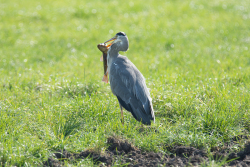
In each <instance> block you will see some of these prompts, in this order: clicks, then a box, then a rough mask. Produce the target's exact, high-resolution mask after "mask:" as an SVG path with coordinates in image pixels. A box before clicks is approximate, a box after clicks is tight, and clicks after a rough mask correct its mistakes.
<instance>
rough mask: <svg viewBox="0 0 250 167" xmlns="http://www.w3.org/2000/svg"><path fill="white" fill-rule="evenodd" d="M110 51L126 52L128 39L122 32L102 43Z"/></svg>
mask: <svg viewBox="0 0 250 167" xmlns="http://www.w3.org/2000/svg"><path fill="white" fill-rule="evenodd" d="M104 43H105V44H107V43H109V44H107V46H108V47H110V48H111V49H116V50H117V51H123V52H125V51H127V50H128V46H129V44H128V37H127V35H126V34H125V33H124V32H118V33H117V34H116V35H115V36H114V37H113V38H111V39H110V40H108V41H106V42H104Z"/></svg>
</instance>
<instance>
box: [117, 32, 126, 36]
mask: <svg viewBox="0 0 250 167" xmlns="http://www.w3.org/2000/svg"><path fill="white" fill-rule="evenodd" d="M116 35H117V36H126V34H125V33H124V32H118V33H117V34H116Z"/></svg>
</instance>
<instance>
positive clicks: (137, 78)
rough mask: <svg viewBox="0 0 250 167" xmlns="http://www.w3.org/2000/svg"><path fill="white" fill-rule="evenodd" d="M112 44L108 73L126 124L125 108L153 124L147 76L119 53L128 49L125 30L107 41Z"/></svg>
mask: <svg viewBox="0 0 250 167" xmlns="http://www.w3.org/2000/svg"><path fill="white" fill-rule="evenodd" d="M107 43H109V44H108V45H107V46H110V48H109V50H108V53H107V54H108V55H107V64H108V68H107V74H109V82H110V87H111V90H112V93H113V94H114V95H115V96H116V97H117V99H118V101H119V105H120V108H121V117H122V123H123V124H124V117H123V108H125V109H126V110H127V111H129V112H131V114H132V115H133V117H134V118H135V119H136V120H137V121H141V122H142V123H143V124H145V125H151V120H152V121H153V122H154V121H155V116H154V110H153V106H152V99H151V97H150V93H149V90H148V88H147V86H146V83H145V78H144V77H143V75H142V74H141V72H140V71H139V70H138V69H137V68H136V66H135V65H134V64H133V63H132V62H131V61H130V60H129V59H128V58H127V57H126V56H122V55H120V54H119V52H120V51H124V52H125V51H127V50H128V47H129V42H128V37H127V35H126V34H125V33H124V32H118V33H117V34H116V35H115V36H114V37H113V38H111V39H110V40H108V41H106V42H105V43H104V44H107Z"/></svg>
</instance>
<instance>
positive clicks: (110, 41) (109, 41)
mask: <svg viewBox="0 0 250 167" xmlns="http://www.w3.org/2000/svg"><path fill="white" fill-rule="evenodd" d="M116 39H117V37H116V36H115V37H113V38H111V39H109V40H107V41H106V42H104V44H107V43H109V44H107V45H106V46H107V47H110V46H111V45H112V44H113V42H114V41H115V40H116Z"/></svg>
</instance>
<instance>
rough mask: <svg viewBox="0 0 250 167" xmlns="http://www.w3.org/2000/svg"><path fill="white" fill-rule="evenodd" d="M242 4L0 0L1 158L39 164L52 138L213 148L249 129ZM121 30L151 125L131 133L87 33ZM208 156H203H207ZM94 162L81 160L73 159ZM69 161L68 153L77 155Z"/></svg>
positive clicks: (96, 39) (85, 143)
mask: <svg viewBox="0 0 250 167" xmlns="http://www.w3.org/2000/svg"><path fill="white" fill-rule="evenodd" d="M249 11H250V3H249V1H247V0H239V1H233V0H228V1H222V0H220V1H218V0H211V1H198V0H192V1H180V0H177V1H157V2H156V1H152V0H150V1H147V3H145V1H142V0H137V1H126V2H120V1H99V0H95V1H91V2H90V1H80V0H74V1H69V0H64V1H59V0H54V1H49V0H44V1H31V0H25V1H22V2H20V1H18V0H12V1H7V0H1V1H0V20H1V22H0V78H1V79H0V118H1V119H0V164H1V165H4V164H5V165H6V166H10V165H16V166H34V165H37V166H39V165H41V164H42V162H43V161H45V160H46V159H47V158H48V156H49V155H51V153H53V152H54V151H55V150H57V149H62V148H64V149H67V150H69V151H72V152H80V151H82V150H85V149H87V148H96V149H99V150H102V149H105V148H106V147H107V146H106V144H105V142H106V139H107V137H108V136H112V135H116V136H120V137H122V138H126V139H128V140H129V141H130V142H132V143H133V144H134V145H135V146H137V147H139V148H141V149H143V150H146V151H164V152H167V149H166V145H167V146H171V145H175V144H178V145H191V146H194V147H197V148H204V149H208V150H209V149H211V148H214V147H222V146H223V144H224V143H225V142H227V141H230V139H231V138H232V137H234V136H237V135H241V134H243V135H248V134H249V131H250V126H249V125H250V119H249V118H250V114H249V111H250V108H249V106H250V100H249V99H250V93H249V90H250V54H249V49H250V48H249V46H250V45H249V43H250V33H249V27H250V22H249V19H250V13H249ZM118 31H124V32H126V34H127V36H128V37H129V40H130V48H129V51H127V52H126V53H122V54H124V55H126V56H128V57H129V59H130V60H131V61H132V62H134V64H135V65H136V66H137V67H138V69H139V70H140V71H141V72H142V73H143V75H144V76H145V78H146V81H147V86H148V87H149V88H150V90H151V96H152V98H153V106H154V109H155V115H156V123H155V124H154V125H152V126H153V127H154V128H156V129H157V130H158V133H155V132H154V131H149V132H145V133H144V132H139V131H138V130H137V129H138V127H139V126H140V124H139V123H138V122H136V121H135V119H134V118H133V117H132V116H131V114H130V113H128V112H125V125H124V126H122V124H121V122H120V111H119V106H118V101H117V100H116V98H115V97H114V96H113V95H112V93H111V91H110V88H109V85H107V84H104V83H102V82H101V78H102V76H103V67H102V62H99V58H100V56H101V52H100V51H99V50H98V49H97V47H96V46H97V44H98V43H101V42H104V41H106V40H107V39H109V38H111V37H113V36H114V35H115V33H116V32H118ZM211 163H212V162H211ZM80 164H81V165H82V164H85V165H90V166H91V165H93V164H92V162H91V161H89V160H86V161H81V162H79V164H78V165H80ZM75 165H77V164H75Z"/></svg>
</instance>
